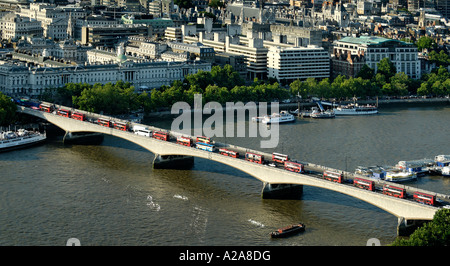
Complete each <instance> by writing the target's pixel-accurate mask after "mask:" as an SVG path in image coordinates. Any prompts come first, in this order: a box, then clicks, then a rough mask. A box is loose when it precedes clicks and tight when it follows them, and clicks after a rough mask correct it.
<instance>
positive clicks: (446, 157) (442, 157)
mask: <svg viewBox="0 0 450 266" xmlns="http://www.w3.org/2000/svg"><path fill="white" fill-rule="evenodd" d="M449 160H450V155H436V156H435V157H434V161H435V162H444V161H449Z"/></svg>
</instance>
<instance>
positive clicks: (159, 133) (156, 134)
mask: <svg viewBox="0 0 450 266" xmlns="http://www.w3.org/2000/svg"><path fill="white" fill-rule="evenodd" d="M152 137H153V138H155V139H159V140H164V141H168V140H169V133H166V132H162V131H155V132H153V134H152Z"/></svg>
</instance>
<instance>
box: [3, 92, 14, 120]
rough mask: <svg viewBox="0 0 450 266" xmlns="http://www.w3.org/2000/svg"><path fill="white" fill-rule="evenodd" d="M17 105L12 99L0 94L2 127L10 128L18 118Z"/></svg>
mask: <svg viewBox="0 0 450 266" xmlns="http://www.w3.org/2000/svg"><path fill="white" fill-rule="evenodd" d="M16 110H17V106H16V104H15V103H14V102H13V101H11V98H10V97H8V96H6V95H4V94H3V93H1V92H0V126H8V125H10V124H12V123H13V122H14V119H15V117H16Z"/></svg>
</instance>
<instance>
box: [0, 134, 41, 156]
mask: <svg viewBox="0 0 450 266" xmlns="http://www.w3.org/2000/svg"><path fill="white" fill-rule="evenodd" d="M46 139H47V136H46V134H45V133H40V132H38V131H28V130H25V129H19V130H18V131H16V132H14V131H6V132H1V133H0V152H3V151H10V150H15V149H20V148H24V147H28V146H32V145H36V144H39V143H42V142H44V141H45V140H46Z"/></svg>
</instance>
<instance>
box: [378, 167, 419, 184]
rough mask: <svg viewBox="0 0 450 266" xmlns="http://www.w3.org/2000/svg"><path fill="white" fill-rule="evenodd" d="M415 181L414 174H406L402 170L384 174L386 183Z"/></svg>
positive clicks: (406, 172)
mask: <svg viewBox="0 0 450 266" xmlns="http://www.w3.org/2000/svg"><path fill="white" fill-rule="evenodd" d="M415 179H417V174H416V173H415V172H408V171H403V170H400V169H398V170H390V171H388V172H386V177H385V180H386V181H390V182H405V181H411V180H415Z"/></svg>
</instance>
